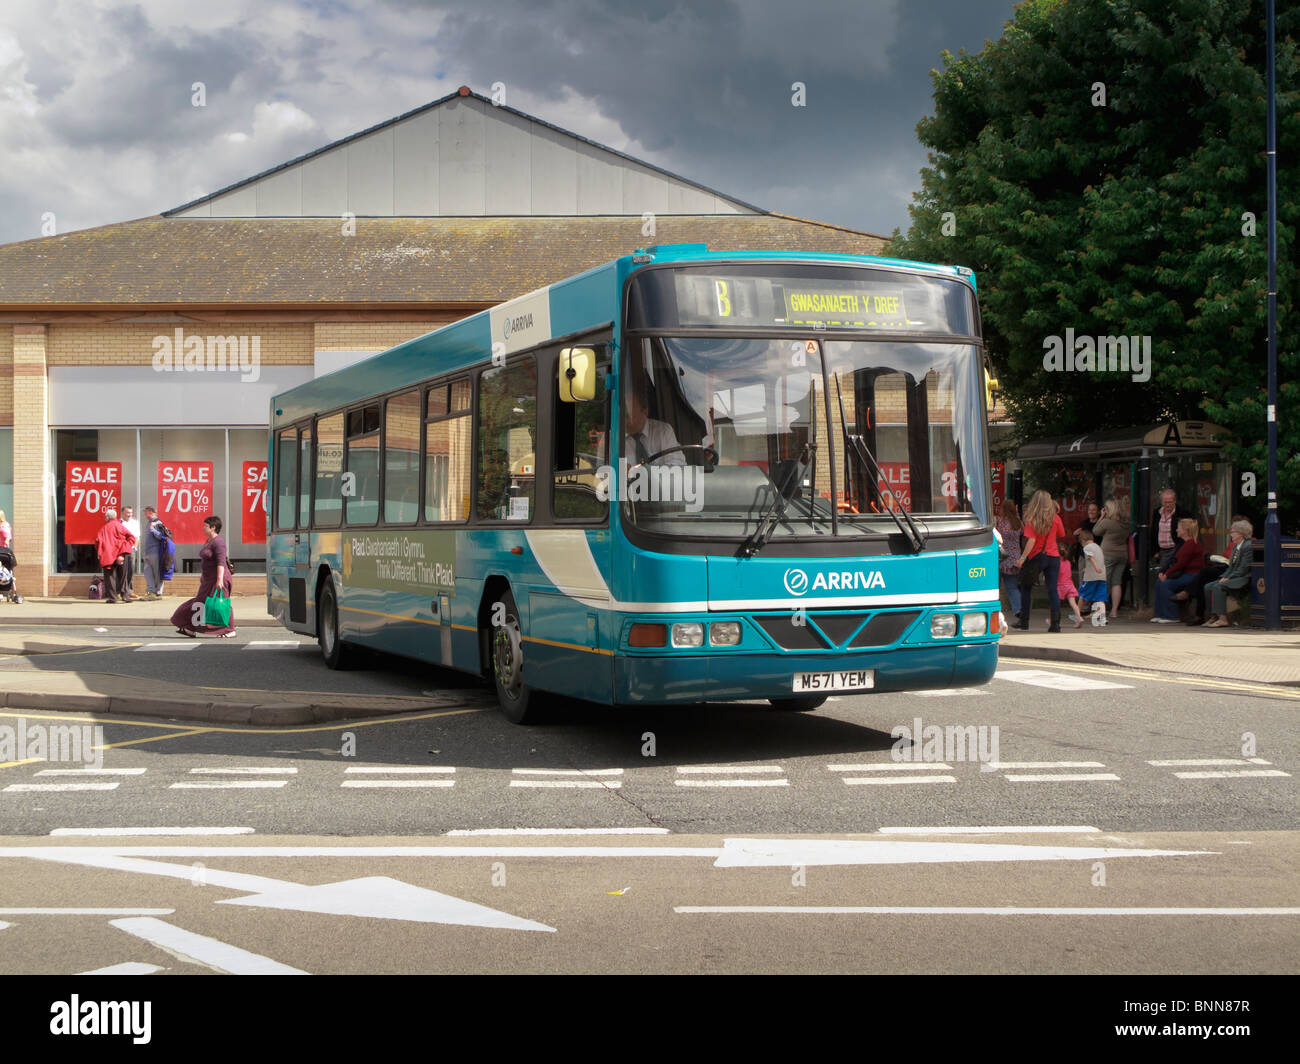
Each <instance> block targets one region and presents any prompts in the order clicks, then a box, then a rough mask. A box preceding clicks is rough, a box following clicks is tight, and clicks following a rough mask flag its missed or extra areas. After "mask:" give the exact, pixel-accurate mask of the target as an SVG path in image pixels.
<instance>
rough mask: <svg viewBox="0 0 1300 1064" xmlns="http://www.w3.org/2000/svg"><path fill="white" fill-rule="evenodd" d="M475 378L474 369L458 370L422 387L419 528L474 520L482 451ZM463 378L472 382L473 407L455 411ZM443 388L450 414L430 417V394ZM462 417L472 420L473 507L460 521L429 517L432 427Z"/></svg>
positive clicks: (464, 523) (452, 524) (470, 431)
mask: <svg viewBox="0 0 1300 1064" xmlns="http://www.w3.org/2000/svg"><path fill="white" fill-rule="evenodd" d="M473 380H474V374H473V371H471V372H469V373H465V372H464V371H461V370H457V372H456V374H455V375H454V376H451V377H444V378H442V379H440V380H435V381H431V382H427V383H426V384H425V385H423V386H422V389H423V398H422V399H421V403H420V409H421V412H422V413H423V415H424V416H423V417H422V418H421V419H420V518H419V521H418V522H417V526H418V527H431V528H446V527H448V526H452V527H460V526H463V525H468V524H469V523H470V521H471V519H472V516H473V513H474V505H473V499H474V455H475V453H476V452H477V450H478V448H477V447H475V445H474V440H475V436H476V435H477V433H476V431H475V426H476V423H477V418H476V414H477V410H476V404H475V401H474V399H475V394H476V389H475V388H474V386H473ZM460 381H466V382H468V383H469V385H470V389H469V406H468V407H466V408H464V409H461V410H455V409H453V408H452V401H451V396H452V389H453V388H454V387H455V385H456V384H457V383H458V382H460ZM440 388H442V389H445V390H446V392H447V411H446V413H443V414H434V415H433V416H429V395H430V393H432V392H436V391H437V390H438V389H440ZM462 417H467V418H469V419H470V422H469V440H470V443H469V446H470V453H469V481H470V507H469V510H468V511H467V512H466V514H465V516H464V517H462V518H460V519H459V520H455V521H436V520H434V519H432V518H430V517H429V516H428V514H427V511H426V509H425V504H426V502H427V500H426V497H425V489H426V488H427V487H428V477H429V473H428V469H427V464H428V461H429V426H430V425H436V424H438V423H439V422H442V421H453V420H455V419H456V418H462Z"/></svg>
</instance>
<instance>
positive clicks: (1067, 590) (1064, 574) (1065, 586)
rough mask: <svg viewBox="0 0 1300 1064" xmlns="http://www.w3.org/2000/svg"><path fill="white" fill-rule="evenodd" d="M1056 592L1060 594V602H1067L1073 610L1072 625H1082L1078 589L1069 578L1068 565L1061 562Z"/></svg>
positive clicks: (1078, 626)
mask: <svg viewBox="0 0 1300 1064" xmlns="http://www.w3.org/2000/svg"><path fill="white" fill-rule="evenodd" d="M1056 593H1057V594H1058V595H1059V596H1060V598H1061V601H1062V602H1066V603H1069V606H1070V609H1072V610H1074V627H1076V628H1082V627H1083V615H1082V614H1080V613H1079V591H1078V589H1077V588H1076V587H1075V586H1074V581H1073V580H1072V579H1071V578H1070V566H1069V565H1068V564H1062V565H1061V568H1060V571H1059V573H1058V574H1057V577H1056Z"/></svg>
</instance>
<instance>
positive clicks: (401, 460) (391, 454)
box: [384, 391, 420, 524]
mask: <svg viewBox="0 0 1300 1064" xmlns="http://www.w3.org/2000/svg"><path fill="white" fill-rule="evenodd" d="M419 508H420V393H419V392H418V391H413V392H404V393H402V394H401V395H397V396H394V397H393V398H392V399H389V400H388V403H387V404H386V405H385V408H384V521H385V523H388V524H413V523H414V521H415V519H416V517H417V516H418V515H419Z"/></svg>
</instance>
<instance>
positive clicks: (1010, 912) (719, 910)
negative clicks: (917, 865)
mask: <svg viewBox="0 0 1300 1064" xmlns="http://www.w3.org/2000/svg"><path fill="white" fill-rule="evenodd" d="M673 912H675V913H715V914H724V913H772V914H782V915H784V914H787V913H793V914H805V915H831V916H841V915H849V916H854V915H861V916H1300V908H1272V909H1266V908H1254V909H1204V908H1198V909H1192V908H1187V909H1174V908H1157V907H1154V906H1153V907H1151V908H1148V909H1142V908H1128V909H1118V908H1117V909H1103V908H1100V907H1097V908H1092V907H1086V908H1073V909H1067V908H1054V909H1047V908H1042V909H1036V908H1025V907H1021V906H1007V907H1004V908H996V907H992V906H989V907H983V906H974V905H971V906H959V905H930V906H927V905H677V906H674V907H673Z"/></svg>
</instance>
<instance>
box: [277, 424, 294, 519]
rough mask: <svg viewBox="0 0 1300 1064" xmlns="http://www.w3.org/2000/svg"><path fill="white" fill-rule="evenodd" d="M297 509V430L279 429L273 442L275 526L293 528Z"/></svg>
mask: <svg viewBox="0 0 1300 1064" xmlns="http://www.w3.org/2000/svg"><path fill="white" fill-rule="evenodd" d="M297 509H298V430H297V429H281V430H280V432H279V433H278V434H277V435H276V443H275V528H276V531H280V532H282V531H285V530H289V529H292V528H293V521H294V517H295V515H296V513H297Z"/></svg>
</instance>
